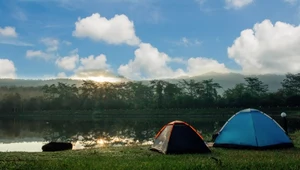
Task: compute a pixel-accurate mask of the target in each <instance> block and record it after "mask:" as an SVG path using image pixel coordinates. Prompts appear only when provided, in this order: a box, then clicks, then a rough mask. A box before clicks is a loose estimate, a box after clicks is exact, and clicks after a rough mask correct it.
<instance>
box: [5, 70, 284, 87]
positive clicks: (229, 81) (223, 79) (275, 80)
mask: <svg viewBox="0 0 300 170" xmlns="http://www.w3.org/2000/svg"><path fill="white" fill-rule="evenodd" d="M253 76H256V77H258V78H259V79H260V80H261V81H263V82H264V83H266V84H267V85H268V86H269V90H270V91H276V90H277V89H279V88H280V87H281V82H282V81H283V79H284V78H285V75H275V74H265V75H253ZM245 77H246V75H243V74H239V73H225V74H220V73H213V72H211V73H207V74H203V75H199V76H194V77H178V78H175V79H164V80H165V81H168V82H172V83H178V82H179V81H180V80H182V79H185V80H191V79H194V80H196V81H202V80H207V79H213V80H214V81H215V82H217V83H219V84H220V85H221V86H222V87H223V89H224V90H226V89H228V88H232V87H234V86H235V85H236V84H238V83H244V82H245V80H244V78H245ZM58 82H62V83H66V84H76V85H81V84H82V83H83V81H82V80H74V79H49V80H42V79H40V80H32V79H0V86H23V87H30V86H32V87H36V86H43V85H46V84H48V85H50V84H57V83H58ZM142 82H143V83H145V84H148V83H149V82H150V81H149V80H144V81H142ZM222 91H223V90H220V92H222Z"/></svg>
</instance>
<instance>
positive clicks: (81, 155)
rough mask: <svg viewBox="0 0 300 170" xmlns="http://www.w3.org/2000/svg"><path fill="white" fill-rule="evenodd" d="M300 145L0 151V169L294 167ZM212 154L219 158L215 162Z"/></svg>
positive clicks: (298, 163) (297, 160) (295, 167)
mask: <svg viewBox="0 0 300 170" xmlns="http://www.w3.org/2000/svg"><path fill="white" fill-rule="evenodd" d="M299 151H300V149H298V148H295V149H289V150H282V151H241V150H225V149H215V148H213V149H212V152H213V153H211V154H207V155H199V154H197V155H162V154H159V153H156V152H152V151H149V150H148V147H120V148H101V149H89V150H80V151H78V150H77V151H66V152H57V153H2V154H0V169H22V170H26V169H28V170H29V169H30V170H35V169H36V170H41V169H43V170H47V169H49V170H50V169H51V170H52V169H53V170H54V169H62V170H69V169H70V170H83V169H84V170H90V169H91V170H92V169H95V170H96V169H109V170H111V169H113V170H117V169H138V170H140V169H153V170H158V169H162V170H164V169H176V170H179V169H264V170H266V169H272V170H274V169H295V170H298V169H299V168H300V162H299V159H300V152H299ZM211 157H215V158H217V159H219V160H221V164H220V163H217V161H215V160H214V159H212V158H211Z"/></svg>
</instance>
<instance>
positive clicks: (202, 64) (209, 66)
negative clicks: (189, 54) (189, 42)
mask: <svg viewBox="0 0 300 170" xmlns="http://www.w3.org/2000/svg"><path fill="white" fill-rule="evenodd" d="M187 63H188V64H187V74H188V75H189V76H196V75H200V74H204V73H208V72H216V73H228V72H229V69H228V68H226V66H225V65H224V64H223V63H219V62H218V61H217V60H214V59H210V58H204V57H197V58H189V59H188V61H187Z"/></svg>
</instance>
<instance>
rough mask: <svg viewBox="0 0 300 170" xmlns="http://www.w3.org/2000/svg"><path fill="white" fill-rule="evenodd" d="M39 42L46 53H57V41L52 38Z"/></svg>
mask: <svg viewBox="0 0 300 170" xmlns="http://www.w3.org/2000/svg"><path fill="white" fill-rule="evenodd" d="M41 42H42V43H43V44H45V45H46V46H47V50H46V51H47V52H53V51H57V49H58V45H59V41H58V40H57V39H54V38H43V39H41Z"/></svg>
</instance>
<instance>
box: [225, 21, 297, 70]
mask: <svg viewBox="0 0 300 170" xmlns="http://www.w3.org/2000/svg"><path fill="white" fill-rule="evenodd" d="M299 35H300V26H293V25H290V24H287V23H284V22H276V23H275V24H274V25H273V24H272V22H271V21H270V20H264V21H262V22H261V23H256V24H255V25H254V27H253V29H246V30H243V31H242V32H241V34H240V36H239V37H238V38H236V39H235V41H234V43H233V45H232V46H231V47H229V48H228V56H229V58H231V59H234V60H235V61H236V63H238V64H239V65H240V66H241V67H242V70H243V72H244V73H246V74H250V73H252V74H267V73H277V74H281V73H286V72H291V73H296V72H300V65H299V63H300V48H299V44H300V36H299Z"/></svg>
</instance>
